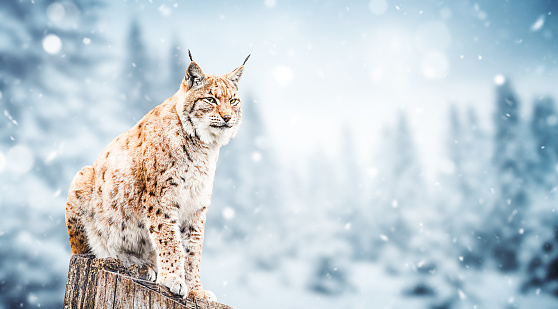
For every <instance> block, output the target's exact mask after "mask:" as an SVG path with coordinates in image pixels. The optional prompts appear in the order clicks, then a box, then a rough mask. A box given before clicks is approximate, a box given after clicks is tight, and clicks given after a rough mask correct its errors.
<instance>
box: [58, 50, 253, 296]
mask: <svg viewBox="0 0 558 309" xmlns="http://www.w3.org/2000/svg"><path fill="white" fill-rule="evenodd" d="M247 59H248V58H247ZM245 63H246V61H245ZM243 70H244V64H243V65H242V66H240V67H238V68H237V69H235V70H234V71H232V72H231V73H229V74H225V75H221V76H215V75H205V74H204V73H203V72H202V70H201V69H200V67H199V66H198V65H197V64H196V63H195V62H194V61H192V62H191V63H190V65H189V66H188V68H187V70H186V76H185V78H184V80H183V82H182V84H181V86H180V89H179V90H178V91H177V92H176V93H175V94H174V95H173V96H172V97H171V98H169V99H167V100H165V101H164V102H163V103H162V104H161V105H159V106H157V107H155V108H154V109H153V110H152V111H150V112H149V113H148V114H147V115H145V116H144V117H143V119H141V120H140V121H139V122H138V123H137V124H136V125H135V126H134V127H132V128H131V129H129V130H128V131H126V132H124V133H123V134H121V135H120V136H118V137H117V138H116V139H114V140H113V141H112V142H111V143H110V144H109V145H108V146H107V148H106V149H105V150H104V151H103V152H102V153H101V154H100V155H99V157H98V158H97V160H96V161H95V162H94V163H93V165H91V166H86V167H84V168H83V169H81V171H79V172H78V173H77V174H76V176H75V177H74V179H73V181H72V184H71V186H70V190H69V192H68V201H67V203H66V226H67V228H68V234H69V238H70V244H71V247H72V253H73V254H80V253H87V252H92V253H94V254H95V256H96V257H99V258H104V257H115V258H118V259H119V260H121V261H122V262H123V263H124V264H126V265H129V264H143V265H147V266H148V267H149V269H150V274H149V277H150V279H151V280H155V279H156V281H157V283H160V284H162V285H165V286H167V287H169V288H170V290H171V291H172V292H173V293H175V294H178V295H181V296H184V297H187V296H188V297H200V298H208V299H213V300H214V299H215V296H214V294H213V293H212V292H210V291H208V290H204V289H203V288H202V285H201V281H200V258H201V252H202V242H203V235H204V226H205V220H206V212H207V208H208V207H209V204H210V199H211V192H212V189H213V179H214V175H215V167H216V164H217V158H218V156H219V149H220V148H221V146H223V145H225V144H226V143H227V142H228V141H229V140H230V139H231V138H232V137H234V135H235V134H236V132H237V131H238V127H239V124H240V120H241V117H242V114H241V108H240V105H241V102H240V98H239V97H238V82H239V80H240V77H241V76H242V72H243ZM155 271H156V273H155Z"/></svg>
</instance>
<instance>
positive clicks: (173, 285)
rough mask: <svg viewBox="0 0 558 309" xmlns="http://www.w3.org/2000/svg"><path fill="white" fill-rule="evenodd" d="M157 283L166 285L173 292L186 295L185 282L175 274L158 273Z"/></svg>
mask: <svg viewBox="0 0 558 309" xmlns="http://www.w3.org/2000/svg"><path fill="white" fill-rule="evenodd" d="M157 283H158V284H161V285H164V286H166V287H168V288H169V289H170V291H171V293H173V294H176V295H180V296H182V297H185V296H186V292H187V290H188V288H187V287H186V283H185V282H184V280H183V279H182V278H180V276H178V275H176V274H166V275H160V276H158V278H157Z"/></svg>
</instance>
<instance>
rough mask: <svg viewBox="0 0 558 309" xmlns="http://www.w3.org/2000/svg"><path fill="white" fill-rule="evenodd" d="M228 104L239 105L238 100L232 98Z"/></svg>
mask: <svg viewBox="0 0 558 309" xmlns="http://www.w3.org/2000/svg"><path fill="white" fill-rule="evenodd" d="M229 102H230V103H231V105H236V104H238V103H240V100H239V99H235V98H232V99H231V100H230V101H229Z"/></svg>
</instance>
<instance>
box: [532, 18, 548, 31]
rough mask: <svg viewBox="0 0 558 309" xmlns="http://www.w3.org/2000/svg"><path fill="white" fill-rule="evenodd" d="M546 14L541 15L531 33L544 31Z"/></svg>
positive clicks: (533, 25)
mask: <svg viewBox="0 0 558 309" xmlns="http://www.w3.org/2000/svg"><path fill="white" fill-rule="evenodd" d="M544 18H545V17H544V14H543V15H540V16H539V17H538V18H537V20H536V21H535V22H534V23H533V24H532V25H531V28H530V29H531V31H533V32H536V31H539V30H541V29H542V27H543V26H544Z"/></svg>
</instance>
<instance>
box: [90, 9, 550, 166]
mask: <svg viewBox="0 0 558 309" xmlns="http://www.w3.org/2000/svg"><path fill="white" fill-rule="evenodd" d="M556 3H557V2H556V1H554V2H553V1H519V0H509V1H476V2H473V1H459V2H449V1H448V2H444V1H410V0H405V1H387V0H386V1H384V0H372V1H281V0H262V1H203V2H202V1H155V0H153V1H120V2H113V3H111V4H110V6H109V7H108V8H107V12H108V14H107V15H105V18H103V20H102V23H101V27H102V28H103V29H104V30H105V33H106V34H108V35H109V37H110V38H111V40H112V43H113V45H114V48H115V49H116V50H117V51H118V50H120V51H123V48H124V46H125V42H124V41H123V39H124V38H125V34H126V32H127V30H128V28H129V21H130V19H131V18H137V19H138V20H139V22H140V25H141V27H142V29H143V30H144V34H145V40H146V42H147V45H148V48H149V51H150V54H151V55H152V56H153V57H155V58H158V59H161V61H162V63H163V64H165V63H166V62H165V61H166V57H167V56H168V48H169V45H170V43H171V41H172V40H173V38H177V39H178V40H179V41H180V42H181V43H182V44H183V46H184V47H185V48H189V49H190V50H191V51H192V53H193V55H194V59H195V60H196V61H197V62H198V63H199V64H200V66H201V67H202V69H204V71H205V72H206V73H210V74H221V73H224V72H226V71H230V70H232V69H233V68H234V67H236V66H238V65H239V64H240V63H241V62H242V60H243V59H244V57H245V56H246V55H247V54H252V57H251V58H250V61H249V62H248V65H247V68H246V71H245V75H244V77H243V80H242V82H241V92H243V93H244V95H246V94H248V93H251V94H253V95H254V96H255V97H256V99H257V100H258V102H259V105H260V110H261V111H262V112H263V113H264V116H265V120H266V124H267V127H268V131H269V133H270V134H271V136H272V138H273V140H274V141H275V144H276V148H277V149H278V150H279V151H280V154H281V156H280V157H282V158H284V159H285V160H293V159H294V158H296V157H297V156H298V155H299V154H300V152H301V151H302V152H311V151H314V150H315V149H316V148H321V149H324V150H326V151H327V153H329V154H330V155H332V156H333V155H336V154H337V153H340V152H341V149H339V145H340V143H339V140H340V136H339V133H340V132H342V130H341V128H342V127H343V126H349V127H350V128H351V129H352V130H353V132H354V133H355V134H356V139H355V140H356V141H357V143H358V144H359V145H358V147H359V150H358V152H359V154H360V155H361V157H362V158H363V159H364V160H363V165H364V166H369V165H373V164H374V162H373V161H372V160H371V157H372V154H373V153H374V152H376V151H377V148H378V147H381V145H380V144H379V139H378V136H379V133H380V131H381V127H382V125H385V124H392V123H394V122H395V120H396V115H397V113H398V112H399V111H400V110H405V111H406V112H407V113H408V114H409V116H410V120H411V122H412V127H413V130H414V134H415V138H416V139H417V141H418V144H419V147H420V150H421V159H422V160H423V162H424V163H425V165H426V166H427V168H428V170H429V171H430V173H432V174H434V172H435V171H436V170H437V169H438V168H439V167H438V166H437V164H438V162H440V158H442V157H443V155H444V149H443V141H444V139H445V128H446V126H447V118H448V117H447V106H448V104H449V103H450V102H451V103H454V104H457V105H458V106H460V107H462V108H463V109H465V108H466V106H468V105H473V106H475V107H476V108H477V110H478V112H479V113H480V114H481V120H482V121H483V122H482V125H483V126H484V127H486V128H487V129H489V127H490V120H491V117H492V106H493V87H494V84H493V80H494V77H495V76H497V75H500V74H503V75H506V76H510V77H511V78H512V81H513V84H514V85H515V87H516V89H517V91H518V94H519V96H520V98H521V100H522V103H523V106H524V107H525V109H526V110H528V106H529V105H530V104H531V102H532V100H533V98H535V97H537V96H539V95H548V94H551V95H554V96H558V90H556V89H555V88H558V87H554V86H553V85H556V84H557V82H558V64H557V62H556V61H557V60H556V59H557V58H556V57H558V43H557V42H558V40H557V38H558V37H557V36H558V22H557V21H556V17H557V16H558V4H556ZM554 9H556V10H554ZM185 66H186V64H185ZM169 95H170V94H169Z"/></svg>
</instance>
